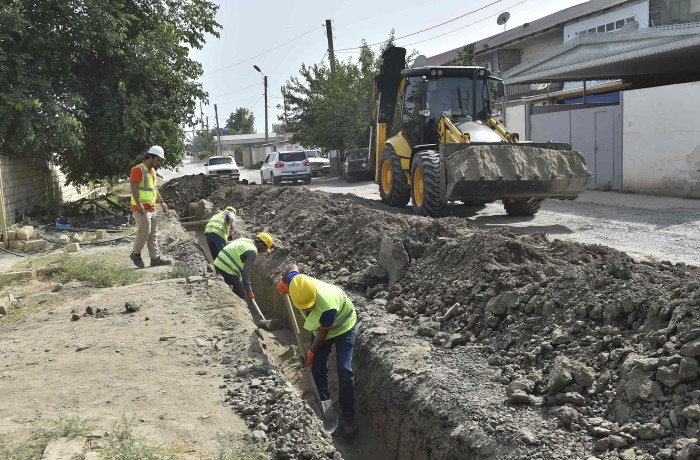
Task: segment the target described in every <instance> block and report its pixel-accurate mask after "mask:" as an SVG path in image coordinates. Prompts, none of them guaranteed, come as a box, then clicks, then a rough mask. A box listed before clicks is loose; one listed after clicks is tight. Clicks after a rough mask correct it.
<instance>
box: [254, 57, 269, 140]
mask: <svg viewBox="0 0 700 460" xmlns="http://www.w3.org/2000/svg"><path fill="white" fill-rule="evenodd" d="M253 68H254V69H255V70H257V71H258V72H260V73H261V74H262V76H263V87H264V88H265V143H266V144H267V143H268V142H269V141H268V137H269V136H268V135H267V130H268V127H267V75H265V74H264V73H262V70H260V67H258V66H257V65H253Z"/></svg>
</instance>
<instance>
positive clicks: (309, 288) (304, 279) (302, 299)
mask: <svg viewBox="0 0 700 460" xmlns="http://www.w3.org/2000/svg"><path fill="white" fill-rule="evenodd" d="M289 296H290V297H291V298H292V302H293V303H294V306H295V307H297V308H298V309H300V310H306V309H308V308H311V307H313V306H314V304H315V303H316V283H314V279H313V278H311V277H310V276H307V275H297V276H295V277H294V278H292V282H291V283H290V284H289Z"/></svg>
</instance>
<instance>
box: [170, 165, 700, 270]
mask: <svg viewBox="0 0 700 460" xmlns="http://www.w3.org/2000/svg"><path fill="white" fill-rule="evenodd" d="M203 172H204V165H203V162H201V161H200V162H186V163H184V164H183V165H182V166H181V167H180V168H179V170H178V171H168V170H164V171H162V172H161V174H162V175H163V176H164V179H165V180H168V179H170V178H172V177H177V176H181V175H186V174H199V173H203ZM241 178H242V179H247V180H249V181H255V182H258V183H259V182H260V172H259V171H258V170H246V169H243V170H241ZM283 186H297V187H299V186H301V183H299V185H283ZM307 187H309V188H311V189H315V190H320V191H324V192H329V193H352V194H355V195H357V196H361V197H364V198H367V199H371V200H379V191H378V187H377V185H376V184H374V183H372V182H369V181H363V182H354V183H351V184H348V183H347V182H345V181H344V180H341V179H337V178H324V177H321V178H314V179H313V180H312V182H311V185H308V186H307ZM407 212H409V208H407ZM447 214H448V215H452V216H458V217H463V218H465V219H468V220H470V221H471V222H473V223H474V224H476V225H477V226H479V227H481V228H498V227H505V228H509V229H511V230H513V231H514V232H517V233H521V234H533V233H545V234H546V235H547V236H548V237H549V238H550V239H562V240H568V241H577V242H580V243H590V244H602V245H606V246H610V247H613V248H615V249H618V250H620V251H624V252H626V253H628V254H629V255H630V256H632V257H634V258H636V259H639V260H651V261H670V262H674V263H677V262H683V263H686V264H690V265H700V200H693V199H682V198H669V197H658V196H649V195H639V194H624V193H617V192H601V191H596V190H588V191H586V192H585V193H583V194H582V195H581V196H580V197H579V198H577V199H576V200H574V201H568V200H567V201H563V200H545V201H544V202H543V203H542V207H541V209H540V211H539V212H538V213H537V214H536V215H535V216H531V217H509V216H507V215H506V214H505V211H504V210H503V206H502V205H501V204H500V203H492V204H489V205H487V206H486V207H485V208H484V209H481V210H477V209H475V208H470V207H466V206H463V205H461V204H459V205H458V204H451V205H449V206H448V211H447Z"/></svg>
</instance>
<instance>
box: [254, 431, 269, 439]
mask: <svg viewBox="0 0 700 460" xmlns="http://www.w3.org/2000/svg"><path fill="white" fill-rule="evenodd" d="M253 438H255V440H256V441H265V440H266V439H267V435H266V434H265V432H264V431H261V430H253Z"/></svg>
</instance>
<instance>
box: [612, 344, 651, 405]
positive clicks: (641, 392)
mask: <svg viewBox="0 0 700 460" xmlns="http://www.w3.org/2000/svg"><path fill="white" fill-rule="evenodd" d="M657 362H658V361H657ZM647 365H649V366H651V363H650V362H649V360H647V359H646V358H641V359H639V356H638V355H630V357H628V358H627V359H626V360H625V362H624V363H623V365H622V367H621V369H620V383H619V384H618V387H617V391H618V393H622V394H624V395H625V397H626V399H627V401H629V402H639V401H646V402H651V401H653V400H654V396H653V391H652V383H653V376H654V372H653V367H652V368H647V367H646V366H647ZM645 369H648V370H645Z"/></svg>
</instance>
